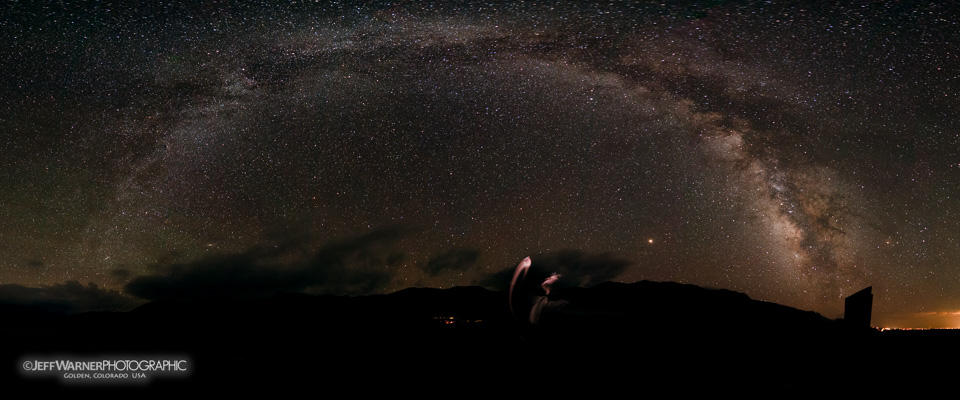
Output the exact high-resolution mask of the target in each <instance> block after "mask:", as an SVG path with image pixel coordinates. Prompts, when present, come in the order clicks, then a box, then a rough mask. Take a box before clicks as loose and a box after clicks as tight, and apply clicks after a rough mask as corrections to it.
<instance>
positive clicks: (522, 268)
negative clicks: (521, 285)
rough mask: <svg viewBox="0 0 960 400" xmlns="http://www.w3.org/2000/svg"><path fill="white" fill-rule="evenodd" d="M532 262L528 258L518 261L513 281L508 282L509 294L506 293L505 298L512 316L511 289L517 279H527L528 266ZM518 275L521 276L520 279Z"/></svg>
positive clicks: (515, 284)
mask: <svg viewBox="0 0 960 400" xmlns="http://www.w3.org/2000/svg"><path fill="white" fill-rule="evenodd" d="M532 263H533V261H532V260H530V257H527V258H524V259H523V260H520V264H517V269H516V270H515V271H513V280H511V281H510V292H508V293H507V298H508V300H509V301H510V313H511V314H513V313H514V312H513V289H514V287H516V286H517V278H520V280H521V281H523V279H524V278H526V277H527V271H529V270H530V264H532ZM520 275H523V276H522V277H521V276H520Z"/></svg>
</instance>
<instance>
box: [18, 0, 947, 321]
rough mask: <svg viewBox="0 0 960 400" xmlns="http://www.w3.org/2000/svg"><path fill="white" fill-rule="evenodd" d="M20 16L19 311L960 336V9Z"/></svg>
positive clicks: (468, 7) (840, 6) (754, 4)
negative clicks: (703, 319) (728, 293)
mask: <svg viewBox="0 0 960 400" xmlns="http://www.w3.org/2000/svg"><path fill="white" fill-rule="evenodd" d="M150 3H151V4H148V5H135V4H134V2H123V1H108V2H96V3H93V2H68V1H57V2H53V1H51V2H40V1H37V2H26V3H23V4H21V3H18V2H7V3H5V4H4V5H2V6H0V7H2V14H3V15H5V17H3V18H0V38H2V40H0V42H2V43H4V45H3V46H2V49H0V63H2V64H0V65H2V70H3V74H0V88H2V93H3V94H2V96H0V193H2V196H0V299H5V300H8V301H23V302H47V303H57V304H62V305H63V304H66V305H72V306H71V307H74V308H73V309H74V310H86V309H104V308H111V307H112V308H123V307H129V306H131V305H135V304H137V302H142V301H146V300H155V299H165V298H198V297H205V296H210V295H243V296H261V295H269V294H271V293H275V292H278V291H300V292H305V293H332V294H350V295H357V294H368V293H388V292H392V291H395V290H399V289H402V288H406V287H416V286H425V287H451V286H458V285H484V286H487V287H490V288H502V287H503V286H504V285H505V284H506V282H503V279H502V278H503V277H504V276H509V275H505V273H506V272H507V271H508V270H509V269H510V268H511V267H512V266H513V265H516V263H517V262H519V260H520V259H522V258H523V257H525V256H528V255H529V256H532V257H533V259H534V266H535V267H536V266H538V264H539V267H540V268H541V270H543V271H548V270H549V271H558V272H561V273H564V274H565V275H566V276H565V279H564V280H565V281H567V283H568V284H571V285H590V284H594V283H597V282H601V281H605V280H615V281H622V282H633V281H638V280H644V279H647V280H656V281H677V282H683V283H692V284H697V285H700V286H705V287H710V288H724V289H730V290H736V291H740V292H743V293H746V294H748V295H750V296H751V297H752V298H754V299H759V300H766V301H773V302H777V303H781V304H785V305H789V306H793V307H798V308H802V309H806V310H813V311H817V312H820V313H821V314H823V315H825V316H827V317H830V318H835V317H840V316H842V307H843V300H842V299H843V297H845V296H847V295H850V294H852V293H854V292H856V291H858V290H860V289H862V288H864V287H866V286H873V287H874V295H875V301H874V324H875V325H881V326H901V327H906V326H914V327H919V326H921V325H922V326H960V315H958V314H960V243H958V240H960V220H958V216H960V130H958V129H960V128H958V127H960V99H958V94H960V58H958V57H960V46H958V44H960V27H958V26H957V21H960V15H958V9H957V8H955V7H951V6H949V5H942V4H940V3H941V2H927V1H902V2H897V1H851V2H846V1H844V2H837V4H824V3H821V2H808V1H701V2H644V1H639V2H619V1H616V2H502V1H493V2H483V1H477V2H464V1H442V2H440V1H438V2H407V1H396V2H390V1H340V2H337V1H331V2H312V1H311V2H263V3H257V2H242V4H234V3H233V2H200V1H196V2H192V1H180V2H150Z"/></svg>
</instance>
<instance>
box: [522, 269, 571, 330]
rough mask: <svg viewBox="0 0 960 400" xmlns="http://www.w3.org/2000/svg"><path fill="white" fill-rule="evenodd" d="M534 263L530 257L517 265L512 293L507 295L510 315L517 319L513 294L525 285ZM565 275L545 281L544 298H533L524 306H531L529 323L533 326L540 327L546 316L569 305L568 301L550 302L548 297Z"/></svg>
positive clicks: (555, 276)
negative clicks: (524, 281) (519, 286)
mask: <svg viewBox="0 0 960 400" xmlns="http://www.w3.org/2000/svg"><path fill="white" fill-rule="evenodd" d="M532 263H533V261H532V260H531V259H530V257H527V258H524V259H523V260H521V261H520V264H517V269H516V270H515V271H514V272H513V279H512V280H511V281H510V291H509V293H508V294H507V296H508V300H509V301H510V313H511V314H513V315H514V317H516V312H515V311H514V309H513V301H514V299H513V292H514V291H515V290H516V288H517V286H518V285H519V284H522V283H523V280H524V279H525V278H526V276H527V272H528V271H529V270H530V265H531V264H532ZM561 277H563V275H560V274H556V273H554V274H553V275H550V276H549V277H547V278H546V279H544V280H543V283H541V284H540V287H541V288H543V291H544V292H545V293H544V294H545V295H544V296H533V297H531V298H529V299H524V300H528V301H527V302H525V303H524V304H529V305H530V309H529V310H530V314H529V318H528V321H529V322H530V323H531V324H533V325H538V324H540V322H541V319H542V317H543V315H544V314H551V313H556V312H557V311H558V310H560V309H561V308H563V307H565V306H566V305H567V304H568V303H567V302H566V301H563V300H561V301H550V299H549V298H548V297H547V296H548V295H550V289H551V288H552V287H553V284H554V283H556V282H557V281H558V280H559V279H560V278H561Z"/></svg>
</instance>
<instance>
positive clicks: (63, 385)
mask: <svg viewBox="0 0 960 400" xmlns="http://www.w3.org/2000/svg"><path fill="white" fill-rule="evenodd" d="M554 298H556V299H560V298H563V299H566V300H568V301H570V302H571V304H576V305H578V307H579V308H578V310H579V312H577V313H575V314H566V315H561V316H560V317H558V318H555V319H554V320H553V321H551V322H550V323H545V324H544V325H543V326H540V327H530V326H526V325H525V324H524V323H523V322H522V321H515V320H513V319H512V318H511V315H510V312H509V311H508V308H507V299H506V294H505V293H499V292H490V291H486V290H484V289H480V288H454V289H449V290H438V289H409V290H405V291H401V292H398V293H394V294H391V295H384V296H368V297H354V298H351V297H332V296H306V295H281V296H276V297H273V298H270V299H262V300H246V301H233V300H207V301H200V302H183V303H178V302H161V303H152V304H148V305H146V306H143V307H141V308H138V309H136V310H134V311H131V312H128V313H86V314H77V315H71V316H63V315H56V314H50V313H46V312H43V311H39V310H31V309H25V308H21V307H11V306H8V307H6V308H4V309H3V315H4V316H5V320H6V323H5V324H3V325H2V326H3V328H2V331H0V332H2V335H3V343H4V345H3V350H2V353H0V355H2V360H0V361H2V362H3V364H2V370H0V372H2V376H0V378H2V381H3V387H4V388H6V389H8V390H14V389H16V390H21V389H22V390H26V392H17V393H35V392H41V391H44V392H45V391H57V392H71V393H72V392H87V391H91V392H92V391H97V392H99V391H110V392H117V393H129V394H131V395H136V396H164V397H167V396H169V395H180V394H184V393H191V392H194V391H200V392H202V393H241V394H244V393H246V394H249V393H256V394H271V393H275V394H286V395H289V394H292V393H295V392H298V391H299V392H303V391H304V390H305V391H306V393H308V394H312V395H313V394H315V395H318V396H337V397H339V396H343V395H345V394H346V395H351V396H364V397H365V396H369V395H393V394H411V393H413V394H422V395H426V396H429V397H435V396H436V397H440V396H458V395H462V394H468V393H475V394H477V393H480V394H487V395H498V394H501V395H507V394H509V393H520V394H522V395H525V396H549V397H552V396H554V395H556V394H562V393H584V394H600V395H604V394H606V395H616V394H620V393H623V392H624V390H626V391H629V392H631V393H638V394H659V395H660V396H663V397H666V396H669V397H672V396H684V397H685V396H686V395H690V396H693V395H697V396H699V395H702V394H711V393H733V394H742V395H747V394H752V395H759V396H761V397H801V396H806V395H815V394H822V393H833V394H840V395H850V396H856V397H860V396H864V395H869V394H881V395H882V394H888V395H889V394H891V393H896V392H895V391H901V390H904V391H911V392H913V391H914V390H920V391H922V390H923V389H924V388H929V387H931V384H933V383H935V382H952V381H953V380H954V377H955V375H956V373H955V371H954V370H952V368H953V367H952V365H953V364H954V361H953V360H957V359H958V356H960V333H958V332H955V331H909V332H904V331H900V332H878V331H875V330H871V329H852V328H850V327H848V326H845V325H844V324H843V323H842V322H840V321H832V320H828V319H825V318H823V317H821V316H819V315H818V314H815V313H811V312H806V311H800V310H796V309H792V308H788V307H784V306H780V305H776V304H772V303H764V302H758V301H754V300H750V299H749V298H748V297H747V296H745V295H743V294H739V293H735V292H730V291H724V290H719V291H718V290H707V289H702V288H699V287H696V286H690V285H679V284H673V283H653V282H639V283H635V284H631V285H625V284H602V285H598V286H596V287H594V288H591V289H568V290H566V291H562V292H560V293H556V295H555V296H554ZM104 358H119V359H135V360H141V359H173V360H181V359H183V360H186V363H184V364H181V365H183V366H186V367H187V368H186V369H187V371H174V372H170V373H168V374H166V375H164V374H162V373H155V372H149V373H145V375H147V376H146V377H145V378H142V377H138V378H136V379H133V378H132V377H131V378H129V379H126V380H124V379H81V378H68V377H65V375H66V374H68V373H70V371H40V372H38V371H26V370H25V368H27V366H25V363H30V362H36V361H45V360H57V359H60V360H63V359H66V360H73V361H80V360H100V359H104ZM74 376H76V375H74ZM285 397H287V396H285Z"/></svg>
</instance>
